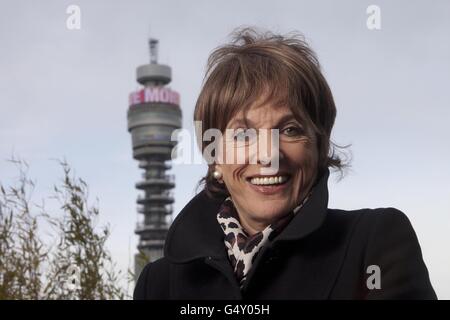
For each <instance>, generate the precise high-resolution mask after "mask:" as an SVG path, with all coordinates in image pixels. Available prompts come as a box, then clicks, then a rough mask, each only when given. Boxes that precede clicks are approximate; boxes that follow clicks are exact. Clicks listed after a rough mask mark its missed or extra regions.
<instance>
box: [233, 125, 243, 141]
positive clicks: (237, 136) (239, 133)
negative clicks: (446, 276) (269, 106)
mask: <svg viewBox="0 0 450 320" xmlns="http://www.w3.org/2000/svg"><path fill="white" fill-rule="evenodd" d="M233 139H234V140H237V141H244V140H245V129H243V128H239V129H236V130H235V132H234V134H233Z"/></svg>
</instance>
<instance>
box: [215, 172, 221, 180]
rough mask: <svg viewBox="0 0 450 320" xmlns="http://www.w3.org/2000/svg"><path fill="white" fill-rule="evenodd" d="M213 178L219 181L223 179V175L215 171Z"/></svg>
mask: <svg viewBox="0 0 450 320" xmlns="http://www.w3.org/2000/svg"><path fill="white" fill-rule="evenodd" d="M213 177H214V178H215V179H217V180H219V179H220V178H222V173H220V172H219V171H217V170H214V172H213Z"/></svg>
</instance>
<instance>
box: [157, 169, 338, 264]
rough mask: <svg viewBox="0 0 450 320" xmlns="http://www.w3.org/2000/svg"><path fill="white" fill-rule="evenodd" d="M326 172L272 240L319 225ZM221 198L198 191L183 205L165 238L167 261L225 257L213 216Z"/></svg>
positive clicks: (301, 234) (307, 231) (325, 203)
mask: <svg viewBox="0 0 450 320" xmlns="http://www.w3.org/2000/svg"><path fill="white" fill-rule="evenodd" d="M329 174H330V171H329V169H328V168H327V169H326V170H325V171H324V173H323V174H322V176H321V177H319V178H318V181H317V182H316V184H315V185H314V187H313V188H314V189H313V192H312V194H311V197H310V199H308V201H306V203H305V204H304V206H303V207H302V208H301V209H300V211H298V212H297V214H296V215H295V217H294V218H293V219H292V220H291V222H290V223H289V224H288V225H287V226H286V228H285V229H284V230H283V231H282V232H281V233H280V234H279V235H278V236H277V237H276V238H275V239H274V243H276V242H282V241H291V240H298V239H301V238H304V237H306V236H307V235H309V234H310V233H312V232H313V231H315V230H316V229H318V228H319V227H320V226H321V225H322V223H323V222H324V220H325V217H326V213H327V207H328V187H327V182H328V177H329ZM223 201H224V199H217V200H215V199H214V200H213V199H210V198H209V197H208V196H207V195H206V192H205V191H204V190H202V191H201V192H200V193H198V194H197V195H196V196H195V197H194V198H193V199H192V200H191V201H190V202H189V203H188V204H187V205H186V206H185V207H184V208H183V210H182V211H181V212H180V213H179V214H178V216H177V217H176V218H175V220H174V222H173V223H172V225H171V227H170V228H169V231H168V233H167V237H166V242H165V246H164V255H165V257H166V258H167V259H168V260H169V261H170V262H173V263H186V262H189V261H192V260H195V259H200V258H206V257H211V258H217V259H223V258H226V256H227V252H226V249H225V245H224V243H223V240H224V234H223V231H222V229H221V228H220V225H219V224H218V223H217V219H216V213H217V212H218V211H219V208H220V205H221V204H222V202H223Z"/></svg>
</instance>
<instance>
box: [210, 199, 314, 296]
mask: <svg viewBox="0 0 450 320" xmlns="http://www.w3.org/2000/svg"><path fill="white" fill-rule="evenodd" d="M310 195H311V192H310V193H309V194H308V195H307V196H306V197H305V198H304V200H303V201H302V203H301V204H299V205H298V206H297V207H295V208H294V209H293V210H292V211H291V212H290V213H288V214H287V215H285V216H283V217H282V218H281V219H279V220H277V221H276V222H274V223H272V224H271V225H269V226H267V227H266V228H265V229H264V230H262V231H259V232H257V233H255V234H253V235H251V236H249V235H248V234H247V232H246V231H245V230H244V228H243V227H242V225H241V223H240V220H239V215H238V213H237V210H236V207H235V206H234V204H233V200H232V198H231V196H229V197H227V198H226V199H225V201H224V202H223V203H222V205H221V207H220V210H219V212H218V214H217V221H218V222H219V224H220V226H221V227H222V230H223V232H224V233H225V238H224V243H225V247H226V248H227V252H228V257H229V259H230V262H231V265H232V267H233V270H234V273H235V275H236V278H237V280H238V283H239V285H240V287H241V288H242V287H243V285H244V282H245V280H246V277H247V274H248V272H249V270H250V268H251V267H252V264H253V262H254V261H255V259H256V256H257V254H258V252H259V251H260V249H261V248H262V247H263V246H264V245H265V244H266V243H267V242H268V241H272V240H273V238H275V237H276V236H277V235H278V234H279V233H280V232H281V231H282V230H283V229H284V227H285V226H286V225H287V224H288V223H289V222H290V221H291V220H292V218H293V217H294V216H295V214H296V213H297V212H298V211H299V210H300V208H301V207H302V206H303V205H304V204H305V202H306V201H307V200H308V199H309V197H310Z"/></svg>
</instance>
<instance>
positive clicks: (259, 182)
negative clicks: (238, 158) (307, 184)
mask: <svg viewBox="0 0 450 320" xmlns="http://www.w3.org/2000/svg"><path fill="white" fill-rule="evenodd" d="M287 179H288V177H287V176H277V177H270V178H267V177H265V178H252V179H250V183H251V184H256V185H271V184H280V183H283V182H285V181H286V180H287Z"/></svg>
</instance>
